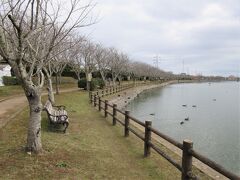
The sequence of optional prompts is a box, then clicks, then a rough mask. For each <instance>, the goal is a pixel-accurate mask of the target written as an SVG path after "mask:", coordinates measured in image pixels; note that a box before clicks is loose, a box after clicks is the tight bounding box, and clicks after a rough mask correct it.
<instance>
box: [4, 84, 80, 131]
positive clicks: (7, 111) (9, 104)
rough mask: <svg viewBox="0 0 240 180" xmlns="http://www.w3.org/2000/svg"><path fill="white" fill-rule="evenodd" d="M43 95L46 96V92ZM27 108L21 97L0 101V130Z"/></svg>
mask: <svg viewBox="0 0 240 180" xmlns="http://www.w3.org/2000/svg"><path fill="white" fill-rule="evenodd" d="M77 90H79V89H78V88H71V89H63V90H61V91H60V92H62V93H63V92H72V91H77ZM43 95H47V93H46V92H44V93H43ZM26 106H27V98H26V97H25V96H24V95H22V96H12V97H10V98H8V99H4V100H2V101H0V128H2V127H3V126H5V125H6V124H7V123H8V122H9V121H10V120H12V119H13V118H14V117H15V116H16V115H17V114H18V113H19V112H21V111H22V110H23V109H24V108H25V107H26Z"/></svg>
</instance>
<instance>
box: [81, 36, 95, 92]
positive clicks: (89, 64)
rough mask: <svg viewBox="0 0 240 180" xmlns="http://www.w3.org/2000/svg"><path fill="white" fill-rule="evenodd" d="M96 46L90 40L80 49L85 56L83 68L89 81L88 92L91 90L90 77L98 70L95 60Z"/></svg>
mask: <svg viewBox="0 0 240 180" xmlns="http://www.w3.org/2000/svg"><path fill="white" fill-rule="evenodd" d="M94 50H95V48H94V44H93V43H91V42H90V41H89V40H86V41H84V42H83V44H82V47H81V49H80V51H81V53H82V56H83V66H84V72H85V76H86V80H87V90H88V91H89V90H90V79H89V75H91V74H92V72H93V71H94V70H95V69H96V61H95V58H94Z"/></svg>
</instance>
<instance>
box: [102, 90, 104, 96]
mask: <svg viewBox="0 0 240 180" xmlns="http://www.w3.org/2000/svg"><path fill="white" fill-rule="evenodd" d="M103 96H104V89H103V90H102V97H103Z"/></svg>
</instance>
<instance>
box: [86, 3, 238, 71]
mask: <svg viewBox="0 0 240 180" xmlns="http://www.w3.org/2000/svg"><path fill="white" fill-rule="evenodd" d="M95 1H96V2H97V6H96V8H95V10H94V13H95V15H98V16H99V18H98V19H99V22H98V23H97V24H96V25H94V26H91V27H88V28H85V29H84V30H82V31H83V32H84V33H86V34H89V36H90V37H91V39H92V40H93V41H95V42H99V43H102V44H103V45H105V46H106V47H109V46H114V47H116V48H118V49H119V50H121V51H124V52H126V53H128V54H129V56H130V58H131V59H133V60H136V61H142V62H146V63H149V64H152V65H153V59H154V57H155V56H156V55H159V59H160V63H159V67H160V68H161V69H163V70H166V71H173V72H174V73H181V72H183V71H184V72H185V73H188V72H189V73H191V74H198V73H202V74H205V75H230V74H233V75H240V0H95ZM183 62H184V63H183ZM183 64H184V66H183Z"/></svg>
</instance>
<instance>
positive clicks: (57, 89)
mask: <svg viewBox="0 0 240 180" xmlns="http://www.w3.org/2000/svg"><path fill="white" fill-rule="evenodd" d="M58 83H59V81H58V74H56V84H55V85H56V94H59V86H58Z"/></svg>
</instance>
